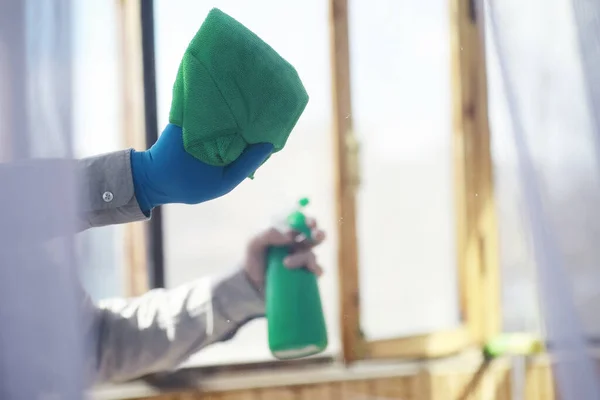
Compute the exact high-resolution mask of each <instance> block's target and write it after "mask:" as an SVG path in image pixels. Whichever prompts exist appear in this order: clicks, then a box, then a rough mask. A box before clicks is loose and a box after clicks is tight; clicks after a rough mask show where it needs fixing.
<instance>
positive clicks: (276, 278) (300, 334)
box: [265, 199, 327, 359]
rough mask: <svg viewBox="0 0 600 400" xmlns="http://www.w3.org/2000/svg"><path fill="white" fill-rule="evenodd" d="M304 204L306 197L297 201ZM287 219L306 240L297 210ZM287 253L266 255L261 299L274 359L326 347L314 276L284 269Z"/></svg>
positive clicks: (302, 218) (278, 249)
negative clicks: (262, 298)
mask: <svg viewBox="0 0 600 400" xmlns="http://www.w3.org/2000/svg"><path fill="white" fill-rule="evenodd" d="M307 204H308V199H302V200H300V202H299V205H300V207H304V206H306V205H307ZM287 222H288V224H289V226H290V228H292V229H294V230H296V231H298V232H300V233H302V234H303V235H304V236H306V238H307V239H309V240H310V238H311V232H310V227H309V226H308V225H307V223H306V217H305V215H304V214H303V213H302V212H301V211H300V210H298V211H295V212H293V213H292V214H290V215H289V216H288V220H287ZM288 254H289V249H288V248H287V247H272V248H270V249H269V252H268V255H267V274H266V292H265V300H266V315H267V325H268V332H269V348H270V349H271V352H272V353H273V356H274V357H275V358H278V359H294V358H301V357H307V356H310V355H314V354H317V353H320V352H322V351H323V350H325V349H326V348H327V327H326V324H325V317H324V315H323V306H322V304H321V295H320V293H319V286H318V283H317V277H316V276H315V275H314V274H313V273H312V272H310V271H308V270H307V269H305V268H299V269H289V268H286V267H285V266H284V264H283V260H284V259H285V257H287V255H288Z"/></svg>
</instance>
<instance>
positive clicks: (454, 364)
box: [89, 350, 504, 400]
mask: <svg viewBox="0 0 600 400" xmlns="http://www.w3.org/2000/svg"><path fill="white" fill-rule="evenodd" d="M481 362H482V357H481V355H480V354H479V352H478V351H476V350H469V351H466V352H464V353H462V354H459V355H456V356H452V357H449V358H447V359H435V360H415V361H407V360H397V359H396V360H373V361H360V362H356V363H354V364H353V365H351V366H345V365H344V364H343V363H341V362H339V361H334V360H326V359H312V360H308V361H306V362H299V363H291V364H289V365H285V364H279V363H268V364H266V365H264V364H257V365H251V366H250V365H240V366H231V367H225V368H221V367H216V368H194V369H187V370H181V371H179V372H177V373H175V374H173V375H170V377H169V378H167V380H166V381H167V382H168V383H167V385H168V384H171V388H172V389H171V390H178V391H181V390H191V389H192V388H201V390H202V391H203V392H228V391H235V390H250V389H262V388H273V387H282V386H302V385H313V384H321V383H334V382H347V381H364V380H371V379H385V378H396V377H409V376H415V375H416V374H418V373H420V372H422V371H427V372H430V373H444V372H446V371H448V372H449V371H457V370H464V371H465V372H466V371H471V372H472V371H476V370H477V369H478V368H479V367H480V366H481ZM498 362H499V363H501V362H504V361H503V360H498ZM166 381H165V380H163V383H164V382H166ZM181 382H187V383H186V384H183V385H182V384H181ZM178 383H179V386H178ZM165 386H166V385H165ZM182 386H183V387H182ZM161 387H162V386H161ZM164 393H165V392H164V391H161V390H159V389H157V388H155V387H153V386H152V385H151V384H149V383H146V382H143V381H135V382H130V383H124V384H119V385H108V386H102V387H97V388H95V389H94V390H92V391H91V392H90V396H89V399H90V400H126V399H139V398H147V397H153V396H158V395H161V394H164Z"/></svg>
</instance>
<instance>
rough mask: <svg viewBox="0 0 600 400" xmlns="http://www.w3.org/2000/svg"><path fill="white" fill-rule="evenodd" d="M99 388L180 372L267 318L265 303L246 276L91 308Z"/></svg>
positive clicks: (239, 274) (211, 280) (153, 292)
mask: <svg viewBox="0 0 600 400" xmlns="http://www.w3.org/2000/svg"><path fill="white" fill-rule="evenodd" d="M89 307H90V310H89V311H88V313H87V314H88V315H91V316H93V321H91V326H92V329H91V330H92V332H93V333H92V335H93V338H94V340H93V343H94V348H95V349H97V353H96V355H95V376H96V379H95V381H96V383H102V382H122V381H125V380H131V379H135V378H139V377H141V376H143V375H147V374H150V373H156V372H164V371H168V370H172V369H174V368H176V367H177V366H178V365H179V364H181V363H182V362H183V361H185V360H186V359H187V358H188V357H190V356H191V355H193V354H194V353H196V352H197V351H198V350H200V349H202V348H203V347H206V346H208V345H210V344H212V343H215V342H219V341H224V340H227V339H229V338H231V337H232V336H233V335H234V334H235V333H236V332H237V330H238V329H239V328H240V327H241V326H242V325H244V324H245V323H246V322H248V321H249V320H251V319H254V318H258V317H261V316H264V298H263V297H262V295H260V294H259V292H258V291H256V289H255V288H254V287H253V286H252V284H251V283H250V281H249V280H248V278H247V276H246V274H245V272H243V271H236V272H235V273H233V274H230V275H226V276H224V277H221V278H205V279H201V280H198V281H196V282H193V283H189V284H187V285H184V286H180V287H178V288H175V289H172V290H164V289H155V290H151V291H150V292H148V293H146V294H145V295H143V296H141V297H138V298H134V299H129V300H125V299H115V300H108V301H104V302H102V303H100V304H98V305H93V304H92V303H91V302H89Z"/></svg>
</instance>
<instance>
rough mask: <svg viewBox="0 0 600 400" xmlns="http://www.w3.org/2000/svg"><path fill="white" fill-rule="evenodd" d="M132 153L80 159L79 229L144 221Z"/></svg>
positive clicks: (128, 151)
mask: <svg viewBox="0 0 600 400" xmlns="http://www.w3.org/2000/svg"><path fill="white" fill-rule="evenodd" d="M130 157H131V150H122V151H117V152H114V153H107V154H102V155H99V156H95V157H89V158H84V159H82V160H79V161H78V163H79V167H80V171H81V172H80V182H79V185H80V193H81V196H82V197H81V198H80V202H79V204H80V215H81V219H82V221H81V229H82V230H85V229H88V228H93V227H100V226H106V225H114V224H124V223H128V222H135V221H144V220H147V219H149V216H146V215H144V213H143V212H142V210H141V209H140V206H139V204H138V202H137V199H136V197H135V193H134V188H133V177H132V173H131V159H130Z"/></svg>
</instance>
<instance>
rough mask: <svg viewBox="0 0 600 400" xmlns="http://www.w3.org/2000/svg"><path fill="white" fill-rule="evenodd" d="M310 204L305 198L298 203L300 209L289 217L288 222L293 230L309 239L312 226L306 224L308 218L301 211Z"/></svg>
mask: <svg viewBox="0 0 600 400" xmlns="http://www.w3.org/2000/svg"><path fill="white" fill-rule="evenodd" d="M308 203H309V200H308V198H306V197H303V198H301V199H300V200H299V201H298V206H299V207H298V209H297V210H296V211H294V212H292V213H291V214H290V215H288V218H287V222H288V224H289V226H290V228H291V229H293V230H295V231H297V232H300V233H301V234H303V235H304V236H305V237H306V238H307V239H310V238H311V232H310V226H308V224H307V223H306V216H305V215H304V213H303V212H302V211H301V209H302V208H303V207H306V206H307V205H308Z"/></svg>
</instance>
